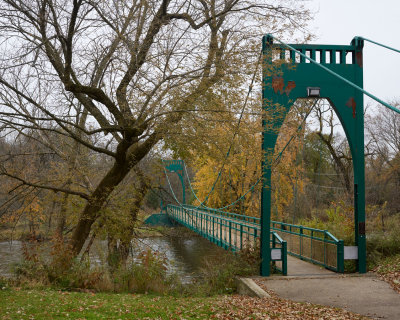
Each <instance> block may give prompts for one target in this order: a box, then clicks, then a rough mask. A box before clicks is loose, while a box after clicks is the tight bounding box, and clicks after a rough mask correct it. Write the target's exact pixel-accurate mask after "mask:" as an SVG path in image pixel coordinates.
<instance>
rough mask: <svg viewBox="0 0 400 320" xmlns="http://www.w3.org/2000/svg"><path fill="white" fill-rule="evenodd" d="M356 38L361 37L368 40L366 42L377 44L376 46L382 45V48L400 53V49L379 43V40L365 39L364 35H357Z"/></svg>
mask: <svg viewBox="0 0 400 320" xmlns="http://www.w3.org/2000/svg"><path fill="white" fill-rule="evenodd" d="M356 38H357V39H362V40H365V41H368V42H371V43H373V44H376V45H378V46H381V47H383V48H386V49H389V50H392V51H394V52H397V53H400V50H397V49H395V48H392V47H389V46H386V45H384V44H382V43H379V42H376V41H373V40H370V39H367V38H364V37H360V36H357V37H356Z"/></svg>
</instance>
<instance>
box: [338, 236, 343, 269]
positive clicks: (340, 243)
mask: <svg viewBox="0 0 400 320" xmlns="http://www.w3.org/2000/svg"><path fill="white" fill-rule="evenodd" d="M337 269H338V272H341V273H343V272H344V242H343V240H339V241H338V242H337Z"/></svg>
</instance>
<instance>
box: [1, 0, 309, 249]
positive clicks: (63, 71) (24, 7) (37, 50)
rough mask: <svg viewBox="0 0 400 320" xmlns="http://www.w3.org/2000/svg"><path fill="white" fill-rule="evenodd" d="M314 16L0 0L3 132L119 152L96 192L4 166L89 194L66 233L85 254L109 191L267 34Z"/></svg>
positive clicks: (201, 1)
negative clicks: (86, 242) (86, 245)
mask: <svg viewBox="0 0 400 320" xmlns="http://www.w3.org/2000/svg"><path fill="white" fill-rule="evenodd" d="M307 19H309V15H308V12H307V10H305V9H304V8H303V6H302V1H289V0H287V1H286V0H281V1H260V0H197V1H183V0H162V1H154V0H131V1H113V0H105V1H104V0H74V1H68V2H66V1H61V0H36V1H24V0H1V4H0V32H1V47H0V57H1V58H0V59H1V60H0V85H1V89H0V90H1V91H0V103H1V109H0V115H1V119H0V122H1V123H2V132H3V134H4V135H8V137H9V139H15V138H17V137H20V136H24V135H31V133H32V132H35V139H37V141H39V142H40V143H42V144H43V145H44V146H45V147H46V148H48V149H50V150H53V151H54V152H56V153H57V154H60V155H62V154H64V150H62V148H61V147H60V146H59V145H57V143H55V141H57V140H55V139H51V137H53V136H54V135H56V136H58V137H59V139H60V138H61V137H64V139H70V140H73V141H74V143H75V144H76V150H78V152H77V154H79V152H81V151H82V150H83V149H85V150H89V151H90V152H92V153H95V154H100V155H104V156H106V157H108V158H109V159H112V161H111V164H110V166H109V168H108V169H107V171H106V172H105V173H104V175H103V176H102V177H101V178H99V179H98V181H96V183H95V184H94V186H93V188H91V187H88V188H83V187H77V186H75V185H74V184H73V183H71V182H68V181H67V182H65V181H64V182H63V183H62V184H60V183H52V182H51V181H46V182H43V181H32V180H30V179H25V178H24V177H22V176H21V175H20V174H18V173H15V172H10V170H9V169H8V168H9V164H7V163H3V165H2V168H1V173H2V174H3V175H6V176H8V177H11V178H13V179H16V180H17V181H18V182H19V183H20V184H21V185H24V186H28V187H30V188H41V189H48V190H53V191H55V192H63V193H65V194H67V195H72V196H77V197H80V198H82V199H84V200H85V201H86V204H85V206H84V209H83V210H82V212H80V213H79V219H78V222H77V224H76V226H75V228H74V230H73V233H72V237H71V244H72V247H73V250H74V252H75V253H79V252H80V251H81V249H82V246H83V244H84V242H85V240H86V239H87V237H88V236H89V233H90V230H91V227H92V225H93V223H94V222H95V221H96V220H97V219H98V218H99V216H100V215H101V208H102V207H103V205H104V204H105V202H106V200H107V198H108V197H109V195H110V194H111V193H112V192H113V190H114V189H115V188H116V186H118V185H119V184H120V183H121V181H122V180H123V179H124V178H125V177H126V176H127V174H128V173H129V172H130V171H131V169H132V168H134V167H136V166H137V164H138V163H139V162H140V161H141V160H142V159H143V158H144V157H145V156H146V155H147V154H148V153H149V152H150V150H152V149H153V148H154V146H156V144H157V143H159V142H160V141H161V140H162V139H164V138H165V137H167V136H168V135H169V133H170V131H171V130H173V128H174V127H175V126H178V125H179V122H180V120H181V119H182V115H183V114H184V113H187V112H191V111H193V110H196V102H197V100H198V99H199V98H200V97H201V96H202V95H204V94H205V93H206V92H209V91H210V90H211V88H213V86H214V85H215V84H217V83H221V82H222V81H223V80H224V78H225V77H227V76H230V75H233V74H235V73H240V72H242V73H244V74H246V72H248V68H247V67H248V65H249V64H250V63H252V62H254V59H255V58H256V57H257V54H255V51H256V50H257V51H258V50H259V49H256V48H257V47H259V46H258V43H259V42H260V39H261V34H262V33H263V32H266V31H268V32H273V33H277V32H284V31H289V32H292V31H293V30H294V29H296V28H300V27H301V25H302V24H303V23H304V21H306V20H307ZM256 44H257V45H256ZM58 141H59V140H58ZM79 148H80V149H79ZM74 162H76V160H75V159H72V161H71V162H70V164H71V163H74ZM75 169H76V166H74V165H72V167H71V170H75Z"/></svg>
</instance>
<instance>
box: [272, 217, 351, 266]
mask: <svg viewBox="0 0 400 320" xmlns="http://www.w3.org/2000/svg"><path fill="white" fill-rule="evenodd" d="M271 230H272V231H274V232H276V233H277V234H278V235H280V236H281V237H282V238H283V239H285V240H286V241H287V252H288V253H289V254H291V255H293V256H295V257H298V258H300V259H302V260H306V261H310V262H313V263H316V264H319V265H321V266H323V267H325V268H327V269H330V270H333V271H336V272H344V243H343V240H338V239H336V238H335V237H334V236H333V235H332V234H331V233H330V232H328V231H327V230H320V229H314V228H308V227H303V226H299V225H293V224H289V223H283V222H276V221H271Z"/></svg>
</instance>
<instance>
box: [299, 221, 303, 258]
mask: <svg viewBox="0 0 400 320" xmlns="http://www.w3.org/2000/svg"><path fill="white" fill-rule="evenodd" d="M299 243H300V250H299V252H300V258H303V227H302V226H300V241H299Z"/></svg>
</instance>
